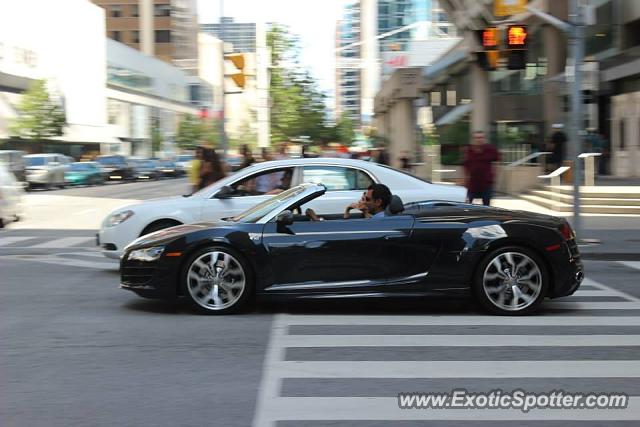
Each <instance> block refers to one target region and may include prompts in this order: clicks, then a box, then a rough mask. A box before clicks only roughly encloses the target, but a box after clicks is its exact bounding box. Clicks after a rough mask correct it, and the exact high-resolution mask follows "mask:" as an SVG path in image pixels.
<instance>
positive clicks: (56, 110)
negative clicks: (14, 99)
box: [10, 80, 66, 140]
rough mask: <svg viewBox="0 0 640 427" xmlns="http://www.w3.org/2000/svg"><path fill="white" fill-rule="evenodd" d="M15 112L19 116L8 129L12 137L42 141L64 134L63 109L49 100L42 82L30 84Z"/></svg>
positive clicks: (45, 85)
mask: <svg viewBox="0 0 640 427" xmlns="http://www.w3.org/2000/svg"><path fill="white" fill-rule="evenodd" d="M17 110H18V113H19V115H18V117H17V118H16V119H15V121H14V122H13V123H12V124H11V128H10V131H11V134H12V135H13V136H17V137H20V138H24V139H33V140H42V139H47V138H53V137H56V136H62V135H63V134H64V127H65V125H66V119H65V112H64V109H63V108H62V106H61V105H59V104H58V103H56V102H55V101H54V100H52V99H51V96H50V95H49V91H48V90H47V84H46V82H45V81H44V80H36V81H34V82H33V83H32V84H31V87H30V88H29V90H27V91H26V92H25V93H24V95H23V96H22V99H21V100H20V103H19V104H18V107H17Z"/></svg>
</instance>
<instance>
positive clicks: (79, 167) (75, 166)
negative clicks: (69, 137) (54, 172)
mask: <svg viewBox="0 0 640 427" xmlns="http://www.w3.org/2000/svg"><path fill="white" fill-rule="evenodd" d="M70 168H71V170H72V171H76V172H79V171H90V170H92V169H93V166H92V165H90V164H87V163H71V165H70Z"/></svg>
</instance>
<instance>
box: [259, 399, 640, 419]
mask: <svg viewBox="0 0 640 427" xmlns="http://www.w3.org/2000/svg"><path fill="white" fill-rule="evenodd" d="M265 415H268V416H269V417H270V421H269V420H264V422H262V423H256V424H254V427H258V426H260V427H262V426H271V425H274V424H270V422H273V421H287V420H296V421H302V420H319V421H323V420H324V421H328V420H344V421H354V420H368V421H373V420H376V421H378V420H385V421H396V420H452V421H455V420H466V421H475V420H479V421H480V420H484V421H489V420H495V421H536V420H540V421H542V420H567V421H590V420H593V421H605V420H606V421H614V420H619V421H623V420H634V421H635V420H638V419H640V397H637V396H631V397H629V402H628V406H627V408H625V409H570V410H569V409H567V410H561V409H547V408H541V409H531V410H530V411H528V412H523V411H521V410H520V409H515V408H514V409H493V408H492V409H476V410H474V409H400V408H399V407H398V399H397V398H396V397H281V398H278V399H275V400H274V401H273V402H272V406H271V407H270V411H269V413H268V414H265Z"/></svg>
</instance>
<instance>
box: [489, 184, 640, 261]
mask: <svg viewBox="0 0 640 427" xmlns="http://www.w3.org/2000/svg"><path fill="white" fill-rule="evenodd" d="M491 205H492V206H496V207H500V208H505V209H513V210H524V211H530V212H538V213H542V214H547V215H553V216H559V217H564V218H566V219H567V220H568V221H569V222H570V223H572V222H573V214H572V213H571V212H555V211H552V210H550V209H546V208H543V207H541V206H538V205H535V204H533V203H530V202H528V201H526V200H521V199H518V198H514V197H510V196H498V197H496V198H494V199H493V200H492V201H491ZM581 218H582V236H580V237H581V239H585V240H591V239H594V240H597V241H599V243H597V244H585V245H580V253H581V254H582V257H583V258H584V259H591V260H603V261H604V260H618V261H640V215H626V216H623V215H602V214H584V215H581Z"/></svg>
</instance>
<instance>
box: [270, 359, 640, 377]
mask: <svg viewBox="0 0 640 427" xmlns="http://www.w3.org/2000/svg"><path fill="white" fill-rule="evenodd" d="M271 369H272V370H273V373H274V374H276V375H277V376H278V377H280V378H608V377H625V378H637V377H640V363H638V361H637V360H543V361H528V360H479V361H476V360H473V361H468V360H464V361H440V360H430V361H395V360H393V361H391V360H389V361H337V362H334V361H313V362H307V361H279V362H275V363H273V364H272V365H271Z"/></svg>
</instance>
